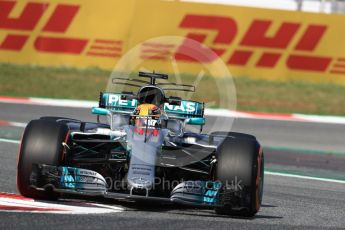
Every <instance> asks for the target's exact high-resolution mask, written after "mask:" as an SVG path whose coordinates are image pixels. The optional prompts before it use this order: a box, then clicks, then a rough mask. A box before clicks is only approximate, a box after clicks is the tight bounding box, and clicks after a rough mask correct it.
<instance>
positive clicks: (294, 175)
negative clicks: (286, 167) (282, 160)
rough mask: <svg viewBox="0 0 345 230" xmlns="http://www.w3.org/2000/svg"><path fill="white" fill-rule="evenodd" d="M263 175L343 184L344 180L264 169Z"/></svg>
mask: <svg viewBox="0 0 345 230" xmlns="http://www.w3.org/2000/svg"><path fill="white" fill-rule="evenodd" d="M265 175H271V176H282V177H290V178H298V179H306V180H315V181H323V182H332V183H339V184H345V181H344V180H336V179H328V178H320V177H311V176H302V175H296V174H289V173H279V172H271V171H265Z"/></svg>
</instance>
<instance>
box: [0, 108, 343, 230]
mask: <svg viewBox="0 0 345 230" xmlns="http://www.w3.org/2000/svg"><path fill="white" fill-rule="evenodd" d="M47 115H54V116H67V117H72V118H79V119H81V120H90V121H92V120H94V117H93V116H92V115H90V114H89V110H86V109H76V108H67V109H66V108H63V107H49V106H32V105H14V104H4V103H0V120H9V121H17V122H25V123H26V122H28V121H30V120H31V119H35V118H39V117H40V116H47ZM212 119H214V118H208V121H209V122H210V123H212ZM1 129H4V128H3V127H0V130H1ZM233 130H234V131H243V132H247V133H252V134H254V135H256V136H257V137H258V139H259V140H260V142H261V143H262V144H263V145H265V146H270V147H274V148H271V149H270V148H268V151H266V162H267V163H268V165H272V167H277V166H281V165H282V166H286V167H290V166H291V167H292V166H293V165H295V166H296V162H297V163H299V164H301V165H300V166H301V167H306V168H309V169H313V170H312V171H314V172H317V171H318V170H319V168H321V169H324V170H333V171H338V172H339V173H343V172H344V171H345V170H344V167H345V166H344V165H345V164H343V162H344V161H343V160H344V158H343V157H342V154H341V152H343V151H344V150H345V141H344V134H345V127H344V126H340V125H334V124H333V125H332V124H318V123H296V122H286V121H264V120H249V119H236V120H235V122H234V126H233ZM15 132H17V133H18V135H19V134H20V132H21V130H16V131H15ZM18 135H17V136H18ZM275 147H277V148H275ZM287 147H289V148H297V149H312V150H318V151H323V152H330V153H329V154H328V155H326V156H325V155H324V154H315V155H314V154H312V156H314V157H313V160H311V159H309V158H308V157H300V155H298V154H297V152H294V151H290V150H289V149H284V148H287ZM17 152H18V144H16V143H5V142H0V155H1V163H0V192H10V193H16V183H15V177H16V162H17ZM332 152H338V154H332ZM339 152H340V154H339ZM305 155H308V154H305ZM308 156H309V155H308ZM317 156H320V157H317ZM297 158H298V159H297ZM297 165H298V164H297ZM97 202H103V203H106V204H108V205H109V204H110V205H115V206H118V207H122V208H124V211H123V212H118V213H112V214H88V215H67V214H42V213H41V214H39V213H17V212H0V229H41V228H42V229H104V228H107V229H112V228H113V229H124V228H126V229H130V228H132V229H326V228H334V229H344V226H345V184H341V183H333V182H323V181H318V180H309V179H301V178H291V177H282V176H276V175H266V176H265V190H264V200H263V206H262V208H261V210H260V212H259V213H258V214H257V215H256V217H255V218H252V219H243V218H235V217H226V216H217V215H215V214H214V212H213V210H199V209H193V208H188V207H181V206H161V205H158V204H152V203H149V204H133V203H124V202H111V201H103V200H102V201H97Z"/></svg>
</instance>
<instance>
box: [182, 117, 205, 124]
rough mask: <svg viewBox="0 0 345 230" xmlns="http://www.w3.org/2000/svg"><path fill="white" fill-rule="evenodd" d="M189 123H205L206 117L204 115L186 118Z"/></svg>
mask: <svg viewBox="0 0 345 230" xmlns="http://www.w3.org/2000/svg"><path fill="white" fill-rule="evenodd" d="M185 122H186V124H188V125H205V118H203V117H193V118H188V119H186V120H185Z"/></svg>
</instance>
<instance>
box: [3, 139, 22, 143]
mask: <svg viewBox="0 0 345 230" xmlns="http://www.w3.org/2000/svg"><path fill="white" fill-rule="evenodd" d="M0 142H5V143H13V144H20V141H18V140H11V139H6V138H0Z"/></svg>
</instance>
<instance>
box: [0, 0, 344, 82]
mask: <svg viewBox="0 0 345 230" xmlns="http://www.w3.org/2000/svg"><path fill="white" fill-rule="evenodd" d="M344 24H345V15H326V14H314V13H302V12H291V11H280V10H269V9H258V8H249V7H238V6H223V5H210V4H201V3H184V2H179V1H159V0H126V1H113V0H102V1H95V0H88V1H85V0H74V1H71V0H49V1H47V0H46V1H44V0H21V1H5V0H0V61H1V62H12V63H19V64H22V63H25V64H38V65H46V66H61V65H62V66H74V67H90V66H98V67H101V68H105V69H113V67H114V66H115V65H116V63H117V61H118V60H119V58H121V56H122V55H123V54H125V53H126V51H128V50H130V48H132V47H134V46H136V45H137V44H140V46H142V49H141V51H140V52H142V53H141V54H140V55H139V56H138V58H141V59H143V61H147V62H148V63H150V65H152V69H156V70H157V71H161V72H171V71H172V70H171V63H170V60H171V59H170V58H169V56H173V57H174V58H175V59H176V61H177V63H178V64H179V65H181V72H187V73H192V74H193V73H195V74H196V73H198V72H199V71H200V63H196V62H195V60H193V59H190V58H188V57H186V56H184V55H181V53H183V51H186V50H184V49H186V44H185V42H184V41H183V40H182V41H181V42H180V43H179V44H162V43H156V44H152V43H145V41H146V40H147V39H151V38H155V37H161V36H181V37H184V38H190V39H193V40H196V41H198V42H200V43H201V44H203V45H206V46H207V47H209V48H211V49H212V50H213V51H214V52H215V53H216V54H217V55H218V56H219V57H220V58H221V59H222V60H223V61H224V62H225V63H226V65H227V67H228V68H229V70H230V72H231V73H232V74H233V75H234V76H248V77H252V78H265V79H271V80H291V79H293V80H307V81H315V82H335V83H343V84H345V42H344V41H345V29H344ZM200 49H202V47H200ZM215 58H216V57H215V56H210V57H207V58H203V59H201V62H203V64H206V65H207V64H210V63H212V62H214V61H215V60H214V59H215ZM199 62H200V60H199Z"/></svg>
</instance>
